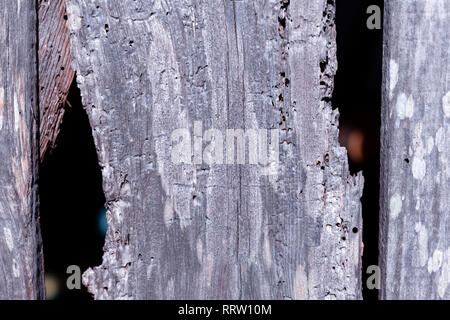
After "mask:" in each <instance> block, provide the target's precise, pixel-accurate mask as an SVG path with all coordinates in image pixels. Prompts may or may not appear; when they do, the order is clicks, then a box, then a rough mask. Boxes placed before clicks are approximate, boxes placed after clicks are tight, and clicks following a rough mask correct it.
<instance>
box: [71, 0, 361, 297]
mask: <svg viewBox="0 0 450 320" xmlns="http://www.w3.org/2000/svg"><path fill="white" fill-rule="evenodd" d="M67 12H68V15H69V21H68V23H69V29H70V32H71V51H72V56H73V60H74V64H73V66H74V69H75V70H76V72H77V82H78V84H79V87H80V89H81V94H82V98H83V104H84V105H85V107H86V109H87V112H88V114H89V117H90V121H91V124H92V127H93V135H94V139H95V142H96V146H97V151H98V155H99V161H100V164H101V167H102V173H103V185H104V191H105V196H106V200H107V208H108V213H107V220H108V224H109V227H108V232H107V236H106V243H105V247H104V249H105V253H104V256H103V263H102V265H101V266H99V267H95V268H93V269H89V270H88V271H86V272H85V273H84V276H83V282H84V284H85V285H87V286H88V288H89V291H90V292H91V293H93V295H94V296H95V298H97V299H113V298H114V299H146V298H149V299H170V298H177V299H206V298H212V299H215V298H221V299H228V298H229V299H269V298H270V299H356V298H361V281H360V273H361V272H360V269H361V206H360V200H359V199H360V196H361V192H362V185H363V179H362V176H361V175H358V176H357V177H352V176H349V172H348V165H347V155H346V151H345V149H344V148H342V147H340V146H339V144H338V141H337V137H338V112H337V110H332V108H331V105H330V103H329V101H330V97H331V93H332V90H333V77H334V74H335V72H336V67H337V65H336V45H335V26H334V12H335V8H334V1H330V0H328V1H327V0H318V1H309V0H295V1H289V0H282V1H279V0H266V1H250V0H243V1H231V0H223V1H219V0H207V1H206V0H199V1H193V0H172V1H160V0H141V1H131V0H109V1H104V0H94V1H91V0H90V1H84V0H70V1H69V4H68V7H67ZM194 121H201V122H202V125H203V132H204V131H205V130H206V129H210V128H214V129H218V130H220V132H223V133H225V130H226V129H246V130H247V129H249V128H260V129H279V140H278V141H277V142H276V143H278V147H279V167H278V169H277V170H276V171H275V174H271V175H264V174H262V172H263V169H264V168H263V166H262V165H249V164H245V165H238V164H231V165H230V164H228V165H226V164H211V165H208V164H206V163H203V164H176V163H174V162H173V161H172V160H171V156H170V155H171V151H173V150H172V149H171V148H172V146H173V143H172V142H171V134H172V133H173V131H174V130H175V129H178V128H188V129H189V130H190V132H191V134H192V133H193V130H194V128H193V127H194ZM194 135H195V136H198V135H199V133H198V132H197V131H196V132H195V133H194ZM276 143H274V144H273V145H275V146H276ZM273 145H272V147H273ZM205 146H206V143H204V144H203V147H205ZM195 148H196V147H194V149H195ZM189 149H190V148H189ZM189 151H190V150H188V152H189ZM224 154H225V153H224ZM188 158H190V157H188ZM194 161H196V159H194ZM246 163H248V162H246ZM354 228H355V229H354ZM353 229H354V230H355V232H353V231H352V230H353Z"/></svg>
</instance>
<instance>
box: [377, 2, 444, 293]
mask: <svg viewBox="0 0 450 320" xmlns="http://www.w3.org/2000/svg"><path fill="white" fill-rule="evenodd" d="M449 12H450V2H449V1H445V0H443V1H439V0H432V1H431V0H430V1H429V0H411V1H395V0H388V1H386V2H385V26H384V28H385V34H384V66H383V73H384V81H383V82H384V83H383V109H382V140H381V142H382V144H381V152H382V155H381V159H382V168H381V184H382V186H381V201H380V205H381V214H382V215H381V230H382V234H381V237H380V239H381V243H380V250H381V271H382V278H381V285H382V287H381V291H380V293H381V298H383V299H449V298H450V290H449V285H448V284H449V280H450V232H449V228H450V197H449V192H450V179H449V178H450V169H449V165H448V164H449V160H450V145H449V139H450V91H449V89H450V88H449V80H450V72H449V70H448V66H449V65H450V56H449V52H450V51H449V50H450V48H449V31H450V29H449V21H450V19H449Z"/></svg>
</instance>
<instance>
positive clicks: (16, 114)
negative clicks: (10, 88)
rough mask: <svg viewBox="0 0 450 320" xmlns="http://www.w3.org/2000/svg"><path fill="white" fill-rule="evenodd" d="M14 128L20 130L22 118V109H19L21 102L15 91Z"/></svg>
mask: <svg viewBox="0 0 450 320" xmlns="http://www.w3.org/2000/svg"><path fill="white" fill-rule="evenodd" d="M13 98H14V102H13V105H14V130H16V131H19V120H20V110H19V102H18V100H17V95H16V93H15V92H14V96H13Z"/></svg>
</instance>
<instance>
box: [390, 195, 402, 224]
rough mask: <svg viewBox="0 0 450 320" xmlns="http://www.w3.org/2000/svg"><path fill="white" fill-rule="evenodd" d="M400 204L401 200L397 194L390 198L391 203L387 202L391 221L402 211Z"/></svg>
mask: <svg viewBox="0 0 450 320" xmlns="http://www.w3.org/2000/svg"><path fill="white" fill-rule="evenodd" d="M402 204H403V203H402V198H401V197H400V195H399V194H398V193H396V194H394V195H393V196H392V197H391V201H390V202H389V214H390V216H391V217H392V219H397V217H398V215H399V213H400V212H401V211H402Z"/></svg>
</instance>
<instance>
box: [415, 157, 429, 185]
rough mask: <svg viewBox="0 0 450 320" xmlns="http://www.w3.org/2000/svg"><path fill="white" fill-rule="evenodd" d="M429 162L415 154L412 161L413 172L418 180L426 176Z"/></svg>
mask: <svg viewBox="0 0 450 320" xmlns="http://www.w3.org/2000/svg"><path fill="white" fill-rule="evenodd" d="M426 170H427V164H426V162H425V160H424V159H423V158H420V157H417V156H415V157H414V159H413V161H412V174H413V177H414V178H415V179H417V180H422V179H423V178H424V177H425V173H426Z"/></svg>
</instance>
